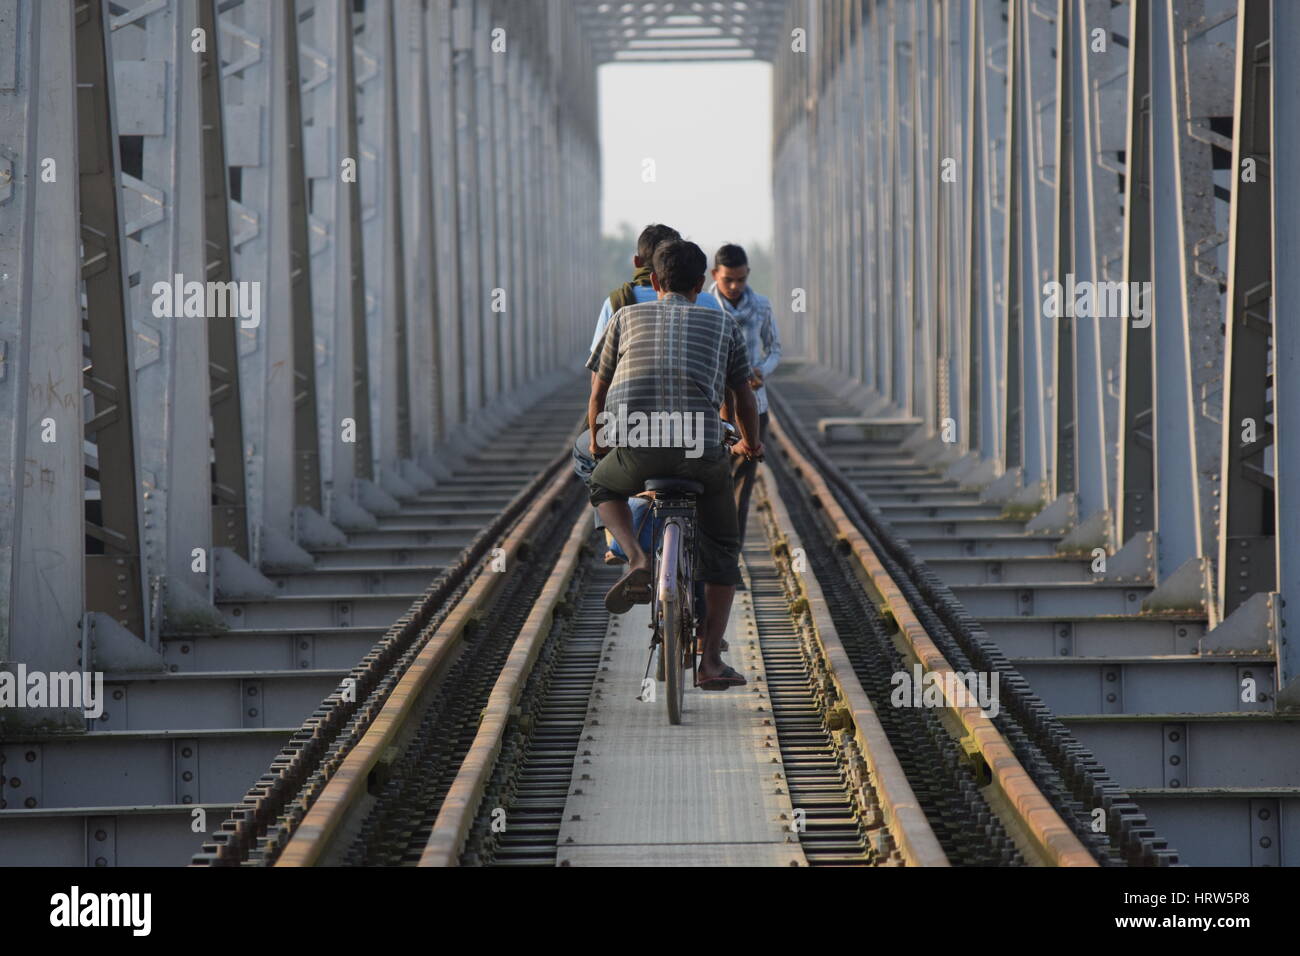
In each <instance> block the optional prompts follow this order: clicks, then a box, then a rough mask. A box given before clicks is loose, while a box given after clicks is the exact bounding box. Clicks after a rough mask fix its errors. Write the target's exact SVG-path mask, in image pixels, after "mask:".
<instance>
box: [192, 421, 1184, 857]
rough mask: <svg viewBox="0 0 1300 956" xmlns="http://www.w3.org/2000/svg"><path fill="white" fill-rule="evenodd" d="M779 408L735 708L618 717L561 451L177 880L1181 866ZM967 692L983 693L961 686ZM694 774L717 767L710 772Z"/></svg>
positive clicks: (621, 678) (651, 707) (611, 646)
mask: <svg viewBox="0 0 1300 956" xmlns="http://www.w3.org/2000/svg"><path fill="white" fill-rule="evenodd" d="M776 411H777V421H776V422H775V424H774V426H773V435H772V441H771V442H770V444H769V449H770V450H769V463H770V466H771V467H770V470H768V471H767V472H766V473H765V474H764V475H763V477H762V480H761V482H760V489H759V493H758V495H757V496H756V507H755V510H754V512H753V513H752V515H751V522H753V523H754V525H755V529H754V533H752V534H751V535H750V536H749V537H750V541H749V544H748V545H747V548H746V550H745V552H744V568H745V576H746V581H747V586H746V588H744V589H742V591H741V592H740V594H739V595H738V599H737V604H736V607H735V609H734V610H733V616H732V625H731V630H730V631H729V637H728V640H729V641H731V643H732V651H731V657H732V659H733V661H734V662H735V663H736V665H737V666H739V667H744V668H745V669H746V671H747V672H748V676H749V677H750V684H749V685H748V686H747V687H745V688H743V689H737V690H735V691H733V692H731V693H729V694H727V695H714V694H705V693H704V692H700V691H696V690H692V691H691V694H690V696H688V719H687V726H686V727H684V728H673V727H671V726H669V725H668V724H667V721H666V718H664V716H663V714H662V713H661V710H662V704H655V703H654V702H653V694H651V699H650V700H642V699H641V697H642V696H643V695H644V694H645V693H646V691H647V689H646V688H645V687H644V686H643V687H641V688H640V690H641V692H642V694H641V695H637V696H636V698H635V700H636V703H631V701H632V700H633V699H634V697H633V695H634V694H636V688H637V681H638V680H639V679H640V676H641V675H640V672H639V670H638V668H639V667H640V666H641V663H644V661H645V655H646V644H647V643H648V632H642V631H640V630H639V629H638V628H639V624H640V623H642V622H638V621H636V620H634V617H635V615H629V616H628V617H627V618H626V619H619V618H611V616H610V615H608V614H607V613H606V612H605V610H604V607H603V595H604V593H605V591H606V590H607V589H608V587H609V586H610V584H611V583H612V582H613V580H614V579H615V577H616V575H617V573H618V572H617V569H611V568H608V567H606V566H604V565H603V564H602V563H600V562H599V555H601V554H602V553H603V550H604V548H603V544H602V542H601V541H600V539H599V538H598V537H596V536H595V535H594V533H593V531H592V529H591V526H590V518H589V510H588V509H587V508H586V506H585V494H584V489H583V488H582V486H581V485H580V483H579V482H577V480H576V479H575V478H573V476H572V475H571V473H570V471H569V468H568V451H569V448H568V442H565V443H563V445H562V450H561V451H560V452H559V453H558V454H557V455H556V457H555V458H554V459H553V460H552V461H551V462H550V463H549V465H548V467H547V468H546V469H544V470H543V471H542V472H541V473H540V474H539V475H538V476H537V477H536V478H535V480H534V481H533V482H532V483H531V484H530V485H529V488H528V489H526V491H525V492H523V493H521V495H520V496H518V497H517V499H516V500H515V502H513V503H512V506H511V508H509V509H507V510H506V511H505V512H503V513H502V515H500V516H498V518H497V520H494V521H493V522H492V524H491V525H490V526H489V528H488V529H487V530H485V532H484V533H483V535H481V536H480V540H479V541H478V542H477V544H476V546H475V548H474V549H472V550H470V551H468V552H467V553H466V554H465V555H464V556H463V560H462V563H461V566H462V568H463V574H462V575H461V576H460V577H459V578H457V579H451V578H447V579H445V580H442V579H440V580H441V585H440V586H435V587H432V588H431V589H430V591H429V592H428V594H427V595H426V600H425V601H424V603H423V605H422V608H423V609H424V612H425V613H423V614H421V613H419V612H414V611H413V612H412V613H408V615H407V616H406V618H404V619H403V621H399V622H398V624H397V625H394V628H395V630H394V631H393V632H391V636H392V637H393V638H394V643H395V645H396V646H395V647H394V648H393V649H392V650H391V651H390V652H389V653H388V654H387V655H382V654H372V655H370V656H369V657H368V658H367V659H366V661H363V664H362V666H361V668H360V669H359V670H358V671H357V672H356V673H358V678H357V680H358V686H357V690H358V691H360V692H362V693H358V694H357V701H356V702H355V703H353V706H351V707H348V706H347V705H348V703H350V702H349V701H348V700H347V699H346V696H344V695H340V694H335V695H333V696H332V697H331V698H329V699H327V701H326V702H325V704H324V705H323V706H322V711H321V712H319V713H318V714H317V715H314V717H313V719H312V720H311V721H309V722H308V724H307V725H305V726H304V728H303V729H302V731H300V733H299V734H298V735H297V736H296V741H297V742H298V743H299V745H300V746H298V747H296V748H286V750H285V751H284V752H282V754H281V757H280V758H279V759H278V760H277V762H276V764H274V765H273V767H272V769H271V771H270V772H269V773H268V774H267V775H266V776H264V777H263V779H262V780H261V781H259V786H258V787H256V788H254V790H253V791H250V794H249V797H248V798H246V800H245V803H244V813H243V814H240V813H238V812H237V813H235V814H232V818H231V821H228V825H227V826H226V827H225V828H224V832H225V833H227V834H229V836H228V837H227V839H226V840H223V841H217V842H216V843H214V844H212V845H209V846H206V847H205V849H204V853H202V854H200V855H199V856H197V857H196V859H195V862H196V863H200V864H207V865H211V864H227V865H238V864H244V865H279V866H303V865H352V866H376V865H378V866H415V865H418V866H451V865H472V866H473V865H477V866H556V865H559V866H568V865H585V864H589V863H593V862H595V863H600V862H606V863H608V862H633V861H640V862H658V863H674V862H676V863H682V862H717V863H728V862H731V863H762V864H766V865H812V866H826V865H840V866H843V865H886V866H888V865H922V866H949V865H956V866H969V865H986V866H987V865H994V866H1020V865H1054V866H1096V865H1099V864H1100V865H1126V864H1127V865H1158V864H1169V863H1176V862H1177V856H1176V854H1175V853H1174V852H1173V851H1172V850H1170V849H1169V848H1168V847H1167V845H1166V844H1165V843H1164V841H1162V840H1161V839H1160V838H1159V837H1157V836H1156V835H1155V834H1154V832H1152V830H1151V829H1150V827H1149V826H1147V825H1146V821H1145V818H1144V817H1143V816H1142V814H1141V811H1140V810H1139V809H1138V808H1137V807H1136V806H1135V805H1134V804H1133V803H1132V801H1131V800H1129V799H1128V797H1127V795H1126V794H1125V793H1124V792H1123V791H1121V790H1120V789H1119V788H1118V787H1116V786H1114V785H1113V784H1111V783H1110V782H1109V781H1108V780H1107V778H1106V777H1105V776H1104V773H1103V772H1102V771H1101V769H1100V767H1098V766H1097V764H1096V762H1095V760H1092V758H1091V756H1090V755H1089V754H1087V753H1086V752H1085V751H1084V750H1083V749H1082V748H1081V747H1079V746H1078V745H1077V744H1076V743H1075V742H1074V741H1072V740H1070V739H1069V736H1068V734H1065V733H1064V732H1063V731H1062V730H1061V728H1060V727H1059V724H1056V723H1054V720H1055V718H1053V717H1052V715H1051V714H1050V712H1048V711H1047V710H1046V708H1045V707H1043V706H1042V705H1041V702H1040V701H1038V699H1037V698H1035V697H1034V696H1033V695H1032V693H1030V691H1029V689H1028V686H1027V685H1026V684H1025V682H1024V681H1023V679H1021V678H1020V676H1019V675H1018V674H1017V673H1016V672H1015V671H1014V669H1013V668H1011V667H1010V665H1009V664H1007V662H1006V661H1005V659H1004V658H1002V657H1001V656H1000V654H999V653H998V651H997V649H996V648H995V647H994V646H992V645H991V644H989V643H987V642H986V641H982V640H980V639H979V638H978V637H973V636H972V624H971V622H970V621H969V618H968V616H963V612H962V609H961V607H960V605H959V604H958V603H957V602H956V601H955V599H953V598H952V597H951V595H950V594H944V593H943V591H942V585H941V584H939V583H938V582H937V581H936V580H932V579H931V578H930V577H927V575H926V573H925V572H926V569H925V568H924V566H923V565H922V564H921V563H920V562H916V561H914V560H912V559H911V558H910V556H909V555H908V553H907V543H906V541H905V540H903V539H901V538H899V537H898V536H897V535H895V534H894V533H893V532H892V530H891V529H890V528H889V527H888V525H887V523H883V522H881V521H880V519H879V515H878V514H873V513H872V512H871V510H870V505H869V503H867V502H865V500H862V499H861V498H860V495H859V496H857V497H855V495H854V493H853V489H852V488H851V486H849V483H848V482H846V481H845V479H844V478H843V476H842V475H840V474H839V473H838V470H837V469H836V467H835V465H834V463H833V462H830V461H829V459H827V458H826V457H825V455H824V454H822V453H821V452H820V450H819V449H818V448H817V443H816V442H815V441H813V440H812V438H811V437H810V429H808V428H807V427H805V426H804V425H803V424H801V423H800V422H799V417H798V415H797V413H795V412H794V411H792V410H791V408H790V406H789V404H788V403H786V402H779V403H778V404H777V406H776ZM787 422H788V423H789V424H788V425H787V424H786V423H787ZM882 460H887V459H882ZM760 531H761V533H759V532H760ZM502 559H504V561H502ZM399 637H404V638H405V643H402V644H398V643H397V638H399ZM399 651H400V653H399ZM981 673H982V674H983V675H984V676H985V677H987V678H989V681H988V683H991V684H992V687H993V688H994V693H993V695H992V697H991V698H990V697H989V696H987V695H985V696H979V695H977V694H967V693H964V691H965V690H966V689H967V688H969V689H970V690H972V691H974V690H975V689H976V688H977V687H978V686H980V685H979V683H978V680H976V679H975V678H977V677H978V675H980V674H981ZM900 675H902V676H903V677H904V678H909V677H912V676H913V675H915V677H916V678H917V679H918V681H919V680H920V678H921V677H922V675H932V676H933V677H935V678H938V686H939V691H938V695H937V696H933V695H930V694H928V693H927V694H924V695H923V694H922V693H921V692H920V691H919V690H918V691H917V692H916V694H914V695H911V696H910V698H909V697H908V696H907V695H904V697H902V698H898V696H897V688H898V686H899V684H900ZM993 675H996V677H997V679H998V680H997V682H994V681H993V680H992V677H993ZM363 678H364V679H365V683H364V684H363V683H362V679H363ZM651 683H653V682H651ZM923 683H924V682H923ZM927 686H929V685H928V684H927ZM724 696H725V698H727V700H725V701H723V700H720V699H719V698H721V697H724ZM692 712H693V716H691V714H692ZM331 715H332V716H333V720H332V721H329V718H330V717H331ZM327 721H329V723H328V730H329V734H328V735H327V734H326V733H325V732H323V730H322V728H323V727H326V725H327ZM693 721H694V723H695V724H696V728H695V731H694V735H693V731H692V729H691V728H690V727H689V725H690V724H691V723H692V722H693ZM620 727H621V728H622V730H621V731H620ZM701 730H703V733H700V731H701ZM620 732H622V734H623V735H622V736H620ZM727 735H730V736H727ZM647 741H648V744H647ZM719 745H721V746H722V747H723V749H722V750H721V751H718V750H716V749H715V750H710V749H709V748H710V747H715V748H716V747H718V746H719ZM641 746H644V747H645V749H644V752H641V751H638V752H637V753H635V754H633V753H629V752H622V751H624V750H625V749H627V748H636V747H641ZM707 754H711V755H712V757H711V758H709V759H715V760H716V759H723V760H725V759H728V758H730V759H732V760H733V761H736V765H735V766H734V767H723V768H714V769H715V770H716V772H717V773H723V774H724V775H725V779H724V778H718V777H716V775H715V776H714V777H712V778H711V777H709V776H707V775H708V774H709V773H711V772H713V771H712V770H710V765H709V763H708V759H706V756H705V755H707ZM719 755H721V756H719ZM629 760H630V761H631V763H630V764H629V763H628V761H629ZM620 761H622V762H621V763H620ZM760 764H761V765H762V766H761V767H760ZM702 774H703V776H701V775H702ZM733 775H734V777H733ZM630 777H637V779H638V781H639V782H636V783H635V785H634V784H633V782H632V781H631V780H630V779H623V778H630ZM720 779H721V780H723V782H722V784H718V780H720ZM746 780H749V781H750V783H752V784H753V786H751V787H750V789H749V790H745V789H744V788H745V786H747V784H746V783H745V781H746ZM678 784H679V785H680V793H679V792H677V791H676V790H675V789H674V786H675V785H678ZM630 786H631V787H633V789H632V790H630V791H629V790H628V789H627V788H628V787H630ZM665 786H666V787H667V788H668V789H667V793H668V795H669V796H668V798H667V799H665V795H664V793H663V792H661V788H663V787H665ZM716 786H722V787H723V789H724V790H725V789H726V788H727V787H732V788H736V787H739V788H740V791H739V792H741V797H740V799H739V801H738V802H736V801H737V798H736V795H735V794H729V796H728V799H729V800H731V801H733V803H734V804H735V805H736V806H739V807H741V808H742V809H739V810H736V812H735V816H738V817H743V818H744V819H741V820H736V819H730V818H728V817H727V816H726V815H725V814H724V818H721V819H720V818H718V815H717V811H716V808H714V809H710V806H709V801H710V800H711V799H714V798H715V797H716V794H713V793H712V790H713V789H714V788H715V787H716ZM620 787H621V788H622V789H620ZM636 787H639V788H640V789H639V790H638V789H636ZM1089 788H1091V789H1089ZM629 794H630V795H629ZM678 797H679V798H680V806H679V805H678V804H677V803H676V802H675V801H674V799H673V798H678ZM1089 797H1091V798H1092V799H1089ZM746 801H748V802H746ZM1096 806H1101V807H1102V808H1103V809H1104V810H1105V814H1104V820H1105V824H1106V825H1104V826H1102V827H1101V828H1098V827H1097V826H1096V822H1095V821H1096V820H1097V816H1096V815H1095V814H1094V813H1093V809H1094V807H1096ZM710 814H712V817H711V816H710ZM702 818H703V823H702V822H701V819H702ZM710 827H713V828H714V829H710ZM673 828H678V829H676V830H674V829H673ZM682 834H685V835H682Z"/></svg>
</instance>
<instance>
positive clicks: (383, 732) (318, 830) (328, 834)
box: [275, 472, 573, 866]
mask: <svg viewBox="0 0 1300 956" xmlns="http://www.w3.org/2000/svg"><path fill="white" fill-rule="evenodd" d="M572 481H573V476H572V475H570V474H568V473H567V472H561V473H560V474H558V475H556V476H555V477H554V478H553V479H552V480H551V482H550V484H549V485H548V486H547V488H546V491H545V492H544V493H543V495H542V497H541V498H540V499H539V500H538V501H536V502H535V504H534V507H533V509H532V511H531V512H530V516H529V518H528V519H527V520H526V521H524V522H522V523H520V524H519V525H517V526H516V527H515V528H514V530H512V531H511V532H510V534H509V536H508V537H507V538H506V539H505V541H504V542H502V544H501V549H502V551H503V553H504V555H505V557H506V561H507V562H508V563H509V562H515V561H523V560H525V557H524V555H523V554H521V550H520V549H521V548H522V547H524V546H525V544H526V541H527V539H528V538H529V536H530V535H531V534H532V533H533V532H534V531H535V529H536V528H537V527H538V525H540V524H541V522H542V521H543V519H544V517H545V514H546V511H547V510H548V509H549V508H550V506H551V505H552V503H554V502H556V501H558V500H559V498H560V496H561V495H562V494H563V493H564V490H565V488H566V486H568V485H569V484H571V482H572ZM504 577H505V576H504V575H503V574H496V573H483V574H480V575H479V577H478V578H477V579H476V580H475V581H474V583H473V584H472V585H471V586H470V589H469V591H468V592H467V593H466V594H465V596H464V597H463V598H462V599H461V600H460V601H459V602H458V603H457V604H456V605H455V606H454V607H453V608H452V609H451V610H450V612H449V613H448V614H447V616H446V617H445V618H443V620H442V622H441V624H439V625H438V628H437V630H436V631H435V632H434V633H433V635H432V636H431V637H430V639H429V641H428V642H427V643H426V644H425V646H424V647H423V648H422V649H421V650H420V653H419V654H418V655H417V656H416V658H415V660H414V661H413V662H412V665H411V666H410V667H409V668H408V669H407V670H406V672H405V673H404V674H403V675H402V677H401V679H400V680H399V681H398V682H397V686H396V687H394V688H393V691H392V693H390V694H389V695H388V699H387V700H386V701H385V702H384V705H383V708H382V709H381V710H380V711H379V714H378V715H377V716H376V717H375V719H374V720H373V721H372V722H371V724H370V726H369V727H368V728H367V730H366V732H365V734H363V735H362V737H361V739H360V740H359V741H358V742H357V743H356V745H355V746H353V747H352V749H351V750H350V752H349V753H348V755H347V756H346V757H345V758H344V760H343V763H342V765H341V766H340V767H339V768H338V770H337V771H336V772H335V774H334V775H333V776H332V777H331V778H330V780H329V782H328V783H327V784H326V785H325V788H324V789H323V790H322V791H321V793H320V794H319V795H318V796H317V797H316V800H315V801H314V802H313V804H312V806H311V809H310V810H308V811H307V814H306V816H305V817H303V820H302V822H301V823H300V824H299V825H298V827H297V829H296V831H295V832H294V835H293V836H292V837H291V838H290V840H289V842H288V844H287V845H286V846H285V848H284V850H283V851H282V852H281V854H280V856H279V859H278V860H277V861H276V864H275V865H276V866H313V865H315V864H316V863H318V862H320V860H321V857H322V856H323V855H324V853H325V851H326V849H327V848H328V846H329V844H330V841H331V840H332V838H333V837H334V835H335V833H336V832H337V830H338V829H339V827H340V826H341V824H342V823H343V821H344V819H345V817H346V816H347V814H348V812H349V811H350V810H351V809H352V808H353V807H354V806H355V804H356V802H357V800H358V799H359V798H360V797H361V796H362V795H363V794H364V793H365V791H366V785H367V781H368V778H369V776H370V772H371V771H372V770H373V769H374V768H375V765H376V764H377V763H378V762H379V760H380V758H381V757H382V755H383V754H384V752H385V750H386V749H387V748H388V747H390V746H392V744H393V742H394V740H395V739H396V737H397V734H398V732H399V731H400V730H401V728H402V726H403V725H404V724H405V722H406V720H407V719H408V718H409V717H410V715H411V714H412V712H413V711H414V710H415V707H416V703H417V701H418V699H419V697H420V695H421V692H422V691H423V690H424V689H425V688H426V687H427V686H428V685H429V683H430V681H431V679H432V678H433V677H434V675H435V674H437V673H438V672H439V670H441V668H442V666H443V665H444V664H445V663H446V662H447V661H448V660H449V658H450V656H451V654H452V652H453V651H454V650H455V649H456V648H457V646H458V645H459V644H460V642H461V638H462V637H463V635H464V632H465V629H466V628H467V627H468V626H469V625H470V623H471V622H472V621H473V620H474V618H475V615H476V614H477V613H478V612H479V611H480V609H482V608H484V607H486V606H487V604H488V603H489V602H490V601H491V599H492V597H493V596H494V595H495V594H496V592H497V590H498V588H499V587H500V586H501V583H502V581H503V580H504Z"/></svg>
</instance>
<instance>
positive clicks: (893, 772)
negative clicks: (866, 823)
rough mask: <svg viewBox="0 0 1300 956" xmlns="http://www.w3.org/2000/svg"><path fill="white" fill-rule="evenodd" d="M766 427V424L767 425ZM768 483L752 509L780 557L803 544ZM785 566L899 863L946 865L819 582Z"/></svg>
mask: <svg viewBox="0 0 1300 956" xmlns="http://www.w3.org/2000/svg"><path fill="white" fill-rule="evenodd" d="M770 424H771V423H770V422H769V427H770ZM769 481H770V479H769V477H768V475H767V474H765V473H760V475H759V491H760V495H761V497H760V498H759V499H758V501H757V502H756V508H757V510H759V511H762V510H764V509H766V510H769V511H770V513H771V515H772V522H773V524H774V525H775V530H776V541H777V543H776V545H775V547H774V551H775V552H776V553H777V554H778V555H779V556H784V557H787V558H788V557H789V556H790V555H791V554H793V553H794V550H795V549H797V548H800V547H803V542H802V540H801V539H800V538H799V535H798V532H796V531H795V529H794V523H793V522H792V521H791V520H790V512H789V511H788V510H787V509H786V506H785V502H784V501H782V500H781V496H780V494H778V493H776V489H775V486H774V485H773V486H772V487H769V484H768V482H769ZM787 563H788V565H789V567H788V573H789V574H790V575H791V576H792V577H793V578H794V579H795V580H796V581H797V582H798V586H799V590H800V592H801V594H802V596H803V599H804V601H805V604H806V614H807V617H808V623H809V624H810V625H811V627H810V630H811V636H812V637H813V639H814V640H816V641H817V643H818V644H819V645H820V646H821V651H822V659H823V660H824V661H825V663H826V669H827V673H828V676H829V677H830V679H831V681H832V683H833V684H834V685H835V689H836V691H837V692H838V693H839V697H840V699H841V700H842V701H843V702H844V705H845V707H846V709H847V710H848V715H849V718H850V723H851V728H852V733H853V738H854V740H855V741H857V744H858V748H859V750H860V751H861V752H862V755H863V758H864V759H865V760H866V762H867V766H868V768H869V769H870V771H871V783H872V789H873V790H874V791H875V793H876V799H877V801H878V802H879V804H880V807H881V810H882V811H883V815H884V818H885V824H886V826H887V827H888V828H889V832H890V835H891V836H892V837H893V839H894V842H895V844H896V845H897V847H898V850H899V852H900V853H901V854H902V856H903V860H904V862H906V863H908V864H910V865H912V866H949V865H950V863H949V861H948V856H947V854H946V853H944V851H943V847H942V846H940V844H939V839H938V837H936V836H935V834H934V829H933V828H932V827H931V826H930V821H929V820H928V819H927V818H926V816H925V811H924V810H922V809H921V804H920V801H919V800H917V798H916V794H915V793H914V792H913V790H912V785H911V783H910V782H909V781H908V779H907V773H906V772H905V771H904V770H903V765H902V764H901V763H899V760H898V756H897V755H896V754H895V753H894V748H893V746H892V745H891V744H890V742H889V738H888V736H887V735H886V734H885V728H884V727H883V726H882V725H881V723H880V719H879V718H878V717H877V716H876V710H875V708H874V707H872V705H871V701H870V700H869V699H868V697H867V694H866V692H865V691H864V690H863V689H862V684H861V682H860V681H859V680H858V678H857V675H856V674H855V673H854V672H853V664H852V662H851V661H850V660H849V655H848V652H847V651H846V650H845V649H844V645H843V643H842V642H841V641H840V637H839V632H838V630H836V627H835V623H834V622H833V621H832V620H831V613H830V607H829V605H828V604H827V602H826V596H825V595H824V594H823V593H822V587H821V584H820V583H819V582H818V580H817V577H816V576H815V575H814V574H813V573H812V572H811V571H800V570H798V569H797V568H796V567H795V565H794V562H792V561H788V562H787Z"/></svg>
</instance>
